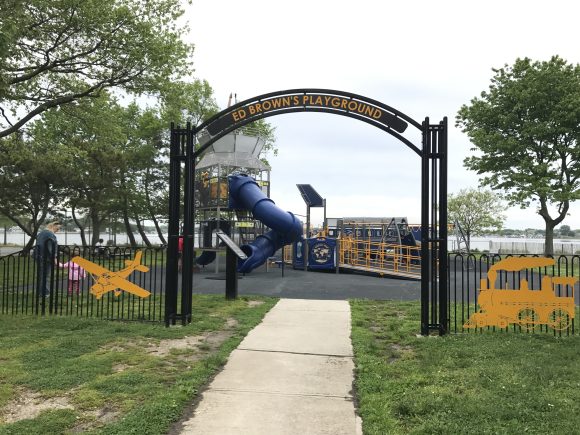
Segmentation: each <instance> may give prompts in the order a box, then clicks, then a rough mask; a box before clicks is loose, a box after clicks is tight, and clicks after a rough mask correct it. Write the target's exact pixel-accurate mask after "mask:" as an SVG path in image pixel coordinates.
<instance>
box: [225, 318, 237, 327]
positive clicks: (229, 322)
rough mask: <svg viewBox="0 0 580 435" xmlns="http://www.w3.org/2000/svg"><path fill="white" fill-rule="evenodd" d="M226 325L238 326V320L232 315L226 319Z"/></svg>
mask: <svg viewBox="0 0 580 435" xmlns="http://www.w3.org/2000/svg"><path fill="white" fill-rule="evenodd" d="M226 326H227V327H228V328H230V329H232V328H235V327H236V326H238V321H237V320H236V319H234V318H233V317H230V318H229V319H228V320H226Z"/></svg>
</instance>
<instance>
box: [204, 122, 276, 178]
mask: <svg viewBox="0 0 580 435" xmlns="http://www.w3.org/2000/svg"><path fill="white" fill-rule="evenodd" d="M204 133H205V130H204V131H202V132H201V133H200V135H199V136H198V137H197V140H198V141H199V143H200V144H201V145H203V144H205V143H206V142H207V141H209V140H210V139H211V137H210V136H209V134H204ZM264 144H265V141H264V139H262V138H261V137H259V136H247V135H245V134H243V133H239V132H232V133H229V134H227V135H225V136H224V137H222V138H221V139H218V140H217V141H216V142H214V143H213V144H212V145H211V146H210V147H209V148H208V149H207V151H206V152H205V153H204V154H203V156H202V157H201V160H200V161H199V163H198V164H197V165H196V169H203V168H208V167H210V166H217V165H223V166H236V167H241V168H248V169H258V170H262V171H267V170H269V169H270V167H269V166H268V165H266V164H265V163H264V162H262V161H261V160H260V159H259V158H258V156H259V155H260V152H261V151H262V148H263V147H264Z"/></svg>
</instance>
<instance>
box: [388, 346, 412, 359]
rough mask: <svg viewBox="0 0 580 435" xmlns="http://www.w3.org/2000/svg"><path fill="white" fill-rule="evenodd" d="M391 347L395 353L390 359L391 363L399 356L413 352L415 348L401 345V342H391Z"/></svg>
mask: <svg viewBox="0 0 580 435" xmlns="http://www.w3.org/2000/svg"><path fill="white" fill-rule="evenodd" d="M391 349H392V350H393V351H394V353H395V355H394V356H392V357H391V358H390V359H389V363H390V364H392V363H394V362H395V361H397V360H398V359H399V358H402V357H404V356H408V355H412V354H413V348H412V347H411V346H401V345H400V344H397V343H393V344H391Z"/></svg>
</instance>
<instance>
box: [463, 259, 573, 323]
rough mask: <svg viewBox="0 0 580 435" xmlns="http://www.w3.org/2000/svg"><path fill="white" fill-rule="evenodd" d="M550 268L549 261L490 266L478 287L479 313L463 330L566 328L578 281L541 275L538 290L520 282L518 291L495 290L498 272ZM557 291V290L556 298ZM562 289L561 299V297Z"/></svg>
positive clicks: (506, 260) (474, 315)
mask: <svg viewBox="0 0 580 435" xmlns="http://www.w3.org/2000/svg"><path fill="white" fill-rule="evenodd" d="M554 264H555V261H554V259H552V258H533V257H532V258H527V257H511V258H507V259H505V260H502V261H500V262H498V263H496V264H494V265H493V266H491V267H490V269H489V270H488V273H487V278H484V279H482V280H481V283H480V290H479V297H478V301H477V303H478V305H479V310H478V311H477V312H475V313H473V314H472V315H471V317H470V318H469V320H468V321H467V322H466V323H465V324H464V325H463V327H464V328H484V327H486V326H498V327H500V328H506V327H508V326H509V325H510V324H515V325H519V326H521V327H523V328H526V329H530V328H534V327H536V326H539V325H546V326H548V327H550V328H552V329H554V330H557V331H562V330H565V329H567V328H569V327H570V326H571V322H572V319H574V314H575V303H574V285H575V284H576V282H577V281H578V278H575V277H568V276H564V277H560V276H554V277H553V276H549V275H544V277H543V278H542V284H541V289H540V290H534V289H530V288H529V284H528V281H527V280H526V279H522V280H521V281H520V288H519V289H512V290H510V289H507V288H506V289H501V288H496V280H497V277H498V271H500V272H501V271H511V272H520V271H522V270H525V269H528V268H534V267H546V266H553V265H554ZM488 281H489V284H488ZM499 285H501V282H500V283H499ZM506 287H507V285H506ZM557 287H559V290H560V291H559V294H558V295H556V288H557ZM563 289H564V290H565V291H564V294H565V296H562V290H563Z"/></svg>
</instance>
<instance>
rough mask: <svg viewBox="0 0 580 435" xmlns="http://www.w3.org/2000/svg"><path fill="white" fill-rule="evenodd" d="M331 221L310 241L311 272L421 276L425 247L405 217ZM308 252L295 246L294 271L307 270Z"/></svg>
mask: <svg viewBox="0 0 580 435" xmlns="http://www.w3.org/2000/svg"><path fill="white" fill-rule="evenodd" d="M328 222H329V225H328V227H327V229H325V230H323V231H322V232H321V234H319V235H317V236H316V237H311V238H309V239H308V244H307V246H308V256H306V258H307V269H309V270H320V269H326V270H336V269H337V268H338V269H345V270H347V269H351V270H356V271H359V272H363V273H369V274H376V275H380V276H391V277H400V278H414V279H418V278H420V277H421V248H420V246H419V244H418V242H417V241H416V240H415V237H414V235H413V232H412V231H411V228H410V226H409V225H408V223H407V219H406V218H405V217H383V218H373V217H345V218H342V219H332V218H330V219H328ZM326 234H328V236H326ZM304 249H305V247H304V246H303V242H301V241H300V242H297V243H296V244H295V247H294V250H293V253H294V255H293V259H292V264H293V266H294V268H303V267H304V254H303V252H304Z"/></svg>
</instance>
